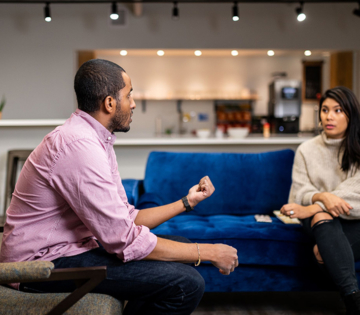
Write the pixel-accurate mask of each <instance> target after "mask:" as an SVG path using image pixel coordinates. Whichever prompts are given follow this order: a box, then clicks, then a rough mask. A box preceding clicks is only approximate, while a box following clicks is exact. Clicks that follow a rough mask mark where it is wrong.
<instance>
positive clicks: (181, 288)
mask: <svg viewBox="0 0 360 315" xmlns="http://www.w3.org/2000/svg"><path fill="white" fill-rule="evenodd" d="M159 237H162V238H167V239H171V240H174V241H178V242H183V243H189V242H190V241H189V240H188V239H186V238H183V237H179V236H159ZM99 246H100V248H96V249H93V250H90V251H88V252H86V253H83V254H80V255H76V256H72V257H62V258H58V259H55V260H54V261H53V263H54V265H55V268H75V267H90V266H107V277H106V279H105V280H104V281H103V282H101V283H100V284H99V285H98V286H97V287H96V288H95V289H94V290H93V292H95V293H104V294H108V295H111V296H113V297H115V298H117V299H119V300H127V301H128V304H127V305H126V307H125V311H124V314H149V315H150V314H157V315H162V314H176V315H188V314H191V313H192V311H193V310H194V309H195V308H196V307H197V305H198V304H199V302H200V300H201V298H202V296H203V293H204V289H205V282H204V279H203V278H202V277H201V275H200V274H199V273H198V272H197V271H196V270H195V268H193V267H191V266H189V265H187V264H182V263H177V262H164V261H151V260H141V261H131V262H127V263H123V262H122V261H121V260H120V259H118V258H117V257H116V255H114V254H109V253H107V252H106V251H105V249H104V248H103V247H102V246H101V244H100V243H99ZM194 246H195V244H194ZM20 288H21V289H24V290H25V291H30V292H39V291H40V292H69V291H73V290H74V289H75V285H74V283H73V282H72V281H57V282H37V283H36V282H35V283H25V284H24V285H21V286H20Z"/></svg>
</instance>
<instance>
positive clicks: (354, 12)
mask: <svg viewBox="0 0 360 315" xmlns="http://www.w3.org/2000/svg"><path fill="white" fill-rule="evenodd" d="M353 14H354V15H356V16H358V17H360V1H359V9H354V11H353Z"/></svg>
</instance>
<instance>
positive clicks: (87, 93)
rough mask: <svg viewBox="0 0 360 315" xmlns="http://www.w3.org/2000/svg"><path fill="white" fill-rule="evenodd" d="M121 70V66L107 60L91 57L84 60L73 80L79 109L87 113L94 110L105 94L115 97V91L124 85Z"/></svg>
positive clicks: (97, 107)
mask: <svg viewBox="0 0 360 315" xmlns="http://www.w3.org/2000/svg"><path fill="white" fill-rule="evenodd" d="M123 72H125V70H124V69H123V68H121V67H120V66H119V65H117V64H116V63H113V62H111V61H108V60H103V59H92V60H89V61H87V62H85V63H84V64H83V65H82V66H81V67H80V68H79V70H78V71H77V73H76V75H75V80H74V88H75V93H76V98H77V102H78V107H79V109H81V110H83V111H84V112H87V113H92V112H96V111H97V110H99V109H100V104H101V103H102V102H103V101H104V100H105V98H106V97H107V96H112V97H113V98H114V99H117V95H118V94H117V93H118V92H119V90H121V89H122V88H124V87H125V82H124V79H123V76H122V73H123Z"/></svg>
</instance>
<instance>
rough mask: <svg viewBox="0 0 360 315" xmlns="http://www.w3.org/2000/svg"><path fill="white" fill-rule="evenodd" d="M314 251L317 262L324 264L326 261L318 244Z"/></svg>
mask: <svg viewBox="0 0 360 315" xmlns="http://www.w3.org/2000/svg"><path fill="white" fill-rule="evenodd" d="M313 251H314V255H315V258H316V260H317V262H318V263H319V264H323V263H324V261H323V260H322V257H321V255H320V252H319V248H318V246H317V245H315V246H314V248H313Z"/></svg>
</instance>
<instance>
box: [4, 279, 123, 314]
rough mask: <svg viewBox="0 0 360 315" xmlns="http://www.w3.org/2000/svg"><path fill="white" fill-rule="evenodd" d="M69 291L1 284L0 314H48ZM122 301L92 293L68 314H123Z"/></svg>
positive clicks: (76, 304)
mask: <svg viewBox="0 0 360 315" xmlns="http://www.w3.org/2000/svg"><path fill="white" fill-rule="evenodd" d="M68 295H69V293H27V292H21V291H17V290H14V289H10V288H7V287H5V286H1V285H0V314H7V315H15V314H19V315H20V314H21V315H22V314H28V315H41V314H47V313H48V312H49V311H50V310H51V309H52V308H53V307H55V306H56V305H57V304H59V303H60V302H61V301H62V300H64V299H65V298H66V297H67V296H68ZM122 308H123V307H122V302H120V301H118V300H117V299H115V298H113V297H111V296H108V295H104V294H96V293H91V294H87V295H85V296H84V297H83V298H82V299H80V300H79V301H78V302H76V303H75V304H74V305H73V306H72V307H71V308H70V309H69V310H68V311H67V312H66V313H65V314H67V315H83V314H89V315H91V314H93V315H121V314H122Z"/></svg>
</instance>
